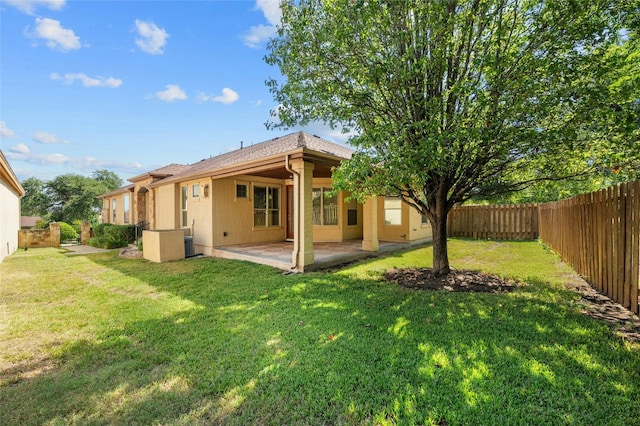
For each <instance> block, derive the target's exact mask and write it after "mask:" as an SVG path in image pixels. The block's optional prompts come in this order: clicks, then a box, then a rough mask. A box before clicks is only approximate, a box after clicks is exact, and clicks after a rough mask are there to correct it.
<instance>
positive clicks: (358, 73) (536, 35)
mask: <svg viewBox="0 0 640 426" xmlns="http://www.w3.org/2000/svg"><path fill="white" fill-rule="evenodd" d="M638 4H639V3H638V1H637V0H553V1H542V0H404V1H395V0H393V1H392V0H388V1H385V0H380V1H364V0H332V1H326V0H297V1H287V2H285V3H283V4H282V6H281V7H282V19H281V25H280V27H279V30H278V35H277V37H276V38H275V39H273V40H272V41H271V42H270V44H269V54H268V56H267V57H266V61H267V63H269V64H272V65H276V66H278V67H279V70H280V72H281V74H282V76H283V77H284V80H283V81H278V80H275V79H272V80H270V81H268V85H269V86H270V90H271V92H272V93H273V95H274V98H275V100H276V101H277V102H278V103H279V107H278V109H277V111H274V112H273V114H274V115H276V116H277V120H279V121H277V122H275V123H269V125H271V126H282V127H287V126H292V125H295V124H300V123H301V124H304V123H307V122H309V121H311V120H319V121H323V122H325V123H328V124H329V125H331V126H334V127H336V126H342V127H343V128H344V129H345V130H354V133H355V134H356V136H353V137H351V139H350V142H351V144H353V145H354V146H355V147H356V148H357V152H356V154H355V155H354V156H353V157H352V159H351V160H349V161H345V162H343V163H342V164H341V166H340V167H339V168H338V169H337V170H336V171H335V173H334V182H335V187H336V188H339V189H348V190H351V191H354V192H355V193H357V194H358V196H359V197H360V198H362V197H363V196H364V195H366V194H384V195H394V196H400V197H401V198H402V200H403V201H404V202H405V203H407V204H409V205H410V206H412V207H414V208H415V209H416V210H418V211H419V212H420V213H421V214H423V215H425V216H426V217H427V218H428V219H429V221H430V223H431V226H432V229H433V267H434V270H435V272H436V273H437V274H446V273H448V272H449V270H450V267H449V260H448V254H447V215H448V213H449V211H450V210H451V208H452V207H453V206H454V205H455V204H458V203H462V202H464V201H467V200H469V199H471V198H472V197H481V198H491V197H494V196H497V195H499V194H505V193H509V192H513V191H518V190H522V189H523V188H527V187H529V186H530V185H532V184H534V183H535V182H540V181H560V180H563V179H570V178H573V177H578V176H585V175H589V174H591V173H594V172H595V171H597V170H599V169H604V168H609V169H610V168H611V167H612V162H613V161H617V159H624V161H625V162H626V164H630V161H631V159H633V158H637V156H638V155H639V154H638V151H639V150H638V149H637V148H638V145H637V144H638V141H637V139H633V138H632V136H631V134H630V129H632V128H633V123H630V125H629V126H628V127H625V126H623V125H620V123H621V121H624V120H627V119H629V117H632V109H633V102H635V101H634V100H633V99H631V98H629V97H625V96H620V99H622V98H624V99H631V101H630V104H625V103H620V102H617V101H616V100H615V98H616V96H614V95H615V93H616V92H615V91H614V90H613V88H612V87H611V85H612V84H614V80H615V75H616V66H617V65H620V61H629V66H630V67H635V66H637V64H638V58H637V53H638V52H637V49H635V48H632V46H631V45H629V44H623V43H624V34H625V32H627V34H628V35H629V36H630V37H629V38H630V39H634V40H635V36H636V35H635V33H634V30H633V29H631V31H628V30H627V31H625V30H624V27H623V26H624V25H625V23H624V22H623V21H622V20H623V19H625V18H626V17H627V16H631V15H633V14H637V13H638V12H639V11H640V10H639V9H640V8H639V7H638ZM627 24H628V22H627ZM627 43H628V42H627ZM616 46H627V47H628V48H629V49H630V50H625V49H626V47H624V48H623V47H620V49H618V48H617V47H616ZM633 55H636V56H635V57H634V56H633ZM623 74H624V72H620V73H619V74H618V77H619V78H620V79H622V80H621V83H624V85H625V87H627V84H626V80H624V78H625V77H624V75H623ZM629 87H630V86H629Z"/></svg>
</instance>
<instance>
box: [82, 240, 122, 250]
mask: <svg viewBox="0 0 640 426" xmlns="http://www.w3.org/2000/svg"><path fill="white" fill-rule="evenodd" d="M87 244H88V245H90V246H91V247H98V248H103V249H114V248H120V247H126V245H127V242H126V241H125V240H112V239H109V238H106V237H93V238H89V240H88V241H87Z"/></svg>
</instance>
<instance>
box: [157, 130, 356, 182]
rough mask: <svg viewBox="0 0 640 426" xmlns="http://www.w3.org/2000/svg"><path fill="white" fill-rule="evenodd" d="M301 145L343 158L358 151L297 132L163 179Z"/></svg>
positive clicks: (213, 158) (233, 152) (291, 149)
mask: <svg viewBox="0 0 640 426" xmlns="http://www.w3.org/2000/svg"><path fill="white" fill-rule="evenodd" d="M299 149H308V150H311V151H316V152H319V153H323V154H327V155H331V156H333V157H336V158H339V159H349V158H351V155H352V154H353V152H354V151H353V150H351V149H349V148H347V147H345V146H343V145H339V144H337V143H334V142H330V141H328V140H326V139H322V138H320V137H318V136H315V135H310V134H309V133H305V132H296V133H290V134H288V135H285V136H280V137H276V138H273V139H270V140H268V141H264V142H260V143H257V144H255V145H251V146H248V147H244V148H240V149H236V150H234V151H231V152H227V153H225V154H221V155H218V156H215V157H211V158H208V159H206V160H202V161H200V162H198V163H195V164H193V165H191V166H190V167H188V168H186V169H184V170H182V171H181V172H179V173H176V174H175V175H173V176H172V177H170V178H168V179H166V180H165V181H163V182H162V183H166V182H174V181H178V180H182V179H184V178H188V177H190V176H197V175H201V174H204V173H207V172H210V171H214V170H217V169H222V168H225V167H230V166H235V165H239V164H243V163H248V162H251V161H256V160H259V159H261V158H267V157H271V156H274V155H278V154H285V153H287V152H292V151H296V150H299Z"/></svg>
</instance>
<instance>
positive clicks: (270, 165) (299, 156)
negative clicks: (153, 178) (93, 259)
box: [148, 147, 345, 189]
mask: <svg viewBox="0 0 640 426" xmlns="http://www.w3.org/2000/svg"><path fill="white" fill-rule="evenodd" d="M287 156H288V157H289V161H295V160H302V161H309V162H313V163H314V164H322V165H325V166H333V165H337V164H339V163H340V162H341V161H343V160H345V158H342V157H338V156H335V155H331V154H326V153H322V152H319V151H314V150H311V149H309V148H306V147H300V148H297V149H294V150H290V151H285V152H282V153H278V154H274V155H270V156H268V157H262V158H258V159H255V160H252V161H248V162H244V163H239V164H234V165H231V166H226V167H221V168H217V169H209V170H205V171H202V172H198V173H192V174H184V175H180V176H173V177H170V178H167V179H164V180H161V181H158V182H155V183H152V184H150V185H149V186H148V188H150V189H151V188H158V187H160V186H164V185H170V184H176V183H180V182H184V181H190V180H197V179H203V178H212V179H223V178H227V177H232V176H238V175H245V174H246V175H250V174H258V173H261V172H266V171H269V170H274V169H279V168H282V169H284V167H285V158H286V157H287Z"/></svg>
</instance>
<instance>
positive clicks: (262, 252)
mask: <svg viewBox="0 0 640 426" xmlns="http://www.w3.org/2000/svg"><path fill="white" fill-rule="evenodd" d="M429 243H431V238H426V239H423V240H417V241H412V242H390V241H380V242H379V248H378V250H377V251H375V252H372V251H366V250H363V249H362V240H351V241H343V242H315V243H313V255H314V262H313V265H309V266H308V267H307V268H305V271H308V270H317V269H325V268H329V267H331V266H335V265H339V264H342V263H347V262H352V261H354V260H358V259H363V258H366V257H374V256H379V255H382V254H385V253H389V252H392V251H397V250H402V249H406V248H410V247H415V246H420V245H426V244H429ZM293 250H294V243H293V241H280V242H272V243H255V244H239V245H232V246H225V247H217V248H216V249H215V250H214V252H213V255H214V257H221V258H225V259H237V260H247V261H249V262H253V263H260V264H263V265H269V266H273V267H275V268H279V269H282V270H284V271H293V270H295V269H296V267H295V265H294V263H293V262H292V253H293Z"/></svg>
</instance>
